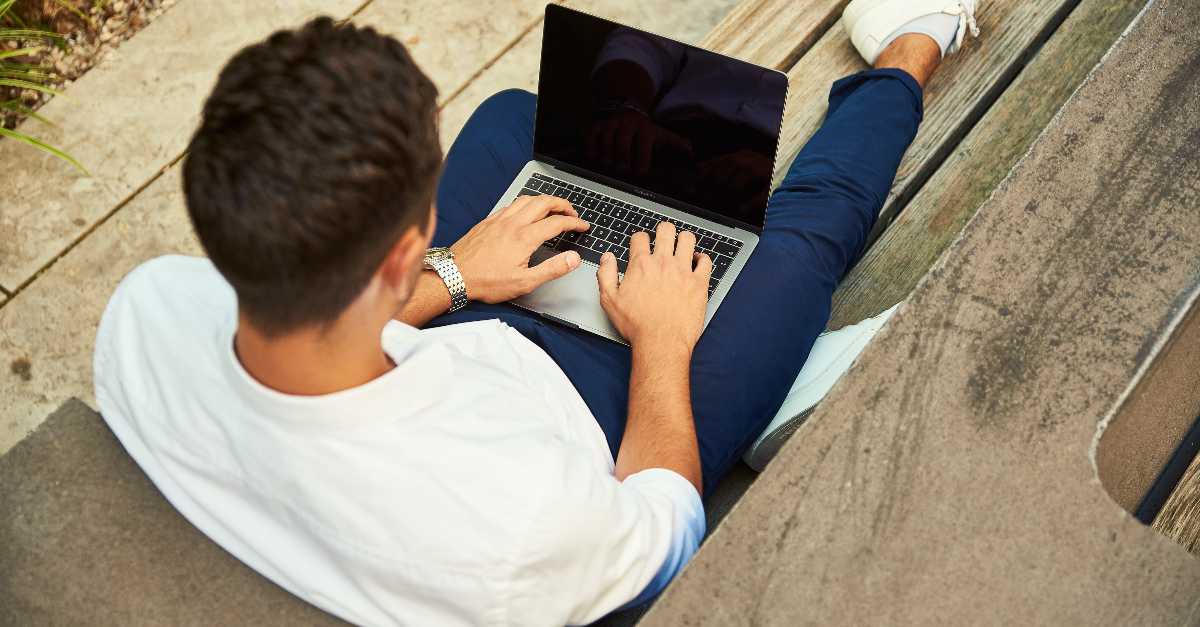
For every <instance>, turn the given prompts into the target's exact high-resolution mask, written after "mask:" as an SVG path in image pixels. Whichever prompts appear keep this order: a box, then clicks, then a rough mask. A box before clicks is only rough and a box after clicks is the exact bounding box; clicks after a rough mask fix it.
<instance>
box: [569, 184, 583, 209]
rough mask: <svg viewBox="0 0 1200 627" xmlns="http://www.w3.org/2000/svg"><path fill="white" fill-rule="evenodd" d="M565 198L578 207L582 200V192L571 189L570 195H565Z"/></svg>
mask: <svg viewBox="0 0 1200 627" xmlns="http://www.w3.org/2000/svg"><path fill="white" fill-rule="evenodd" d="M568 189H569V188H568ZM567 200H568V201H570V202H571V204H572V205H575V206H576V207H578V206H580V204H581V203H582V202H583V194H580V193H579V192H577V191H575V190H573V189H572V190H571V195H570V196H568V197H567Z"/></svg>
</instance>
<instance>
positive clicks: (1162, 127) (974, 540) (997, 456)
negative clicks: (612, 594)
mask: <svg viewBox="0 0 1200 627" xmlns="http://www.w3.org/2000/svg"><path fill="white" fill-rule="evenodd" d="M1144 15H1145V17H1144V18H1143V19H1142V21H1141V22H1140V23H1139V25H1138V26H1137V27H1136V28H1135V29H1133V30H1132V31H1131V34H1130V35H1129V36H1128V38H1127V39H1125V40H1124V42H1123V43H1122V45H1121V46H1119V47H1118V48H1117V49H1116V51H1115V52H1114V53H1113V54H1111V55H1109V56H1108V57H1107V59H1106V61H1105V63H1104V64H1103V65H1102V66H1101V67H1100V68H1099V69H1098V70H1097V71H1096V73H1095V74H1094V75H1092V77H1091V78H1089V79H1088V80H1087V81H1086V83H1085V84H1084V85H1083V87H1082V88H1081V89H1080V90H1079V91H1078V92H1077V93H1076V94H1075V95H1074V96H1073V98H1072V99H1071V101H1070V102H1069V103H1068V105H1067V106H1066V107H1065V108H1064V109H1063V111H1062V114H1061V116H1060V117H1057V118H1056V119H1055V120H1054V121H1053V123H1052V124H1051V125H1049V126H1048V127H1047V130H1046V132H1045V133H1044V134H1043V135H1041V136H1040V137H1039V139H1038V141H1037V142H1036V143H1035V145H1034V147H1033V148H1032V150H1031V151H1030V153H1029V155H1028V157H1027V158H1026V159H1025V160H1023V161H1022V162H1021V163H1020V164H1019V165H1018V166H1017V168H1016V169H1015V170H1014V171H1013V172H1012V174H1011V175H1010V176H1009V178H1007V179H1006V180H1005V181H1004V182H1003V183H1002V184H1001V185H1000V186H998V188H997V190H996V192H995V193H994V194H993V195H992V196H991V197H990V198H989V200H988V202H987V203H986V204H985V206H984V207H983V208H982V209H981V210H980V211H979V212H978V215H977V216H976V217H975V219H974V220H972V221H971V222H970V223H968V224H967V226H966V227H965V228H964V231H963V235H962V238H961V239H960V240H958V241H957V242H956V243H955V245H954V247H953V248H952V249H951V250H950V251H949V252H948V254H947V255H946V256H945V257H943V259H942V260H941V261H940V262H939V264H938V265H937V266H936V267H935V268H934V269H933V270H932V271H931V272H930V273H929V276H928V279H927V280H926V281H925V282H923V283H922V284H921V285H920V286H918V288H917V290H916V292H915V293H914V294H913V295H912V297H911V298H910V300H909V301H908V303H907V305H906V306H905V307H903V308H901V309H900V311H899V312H897V314H896V315H895V317H894V318H892V320H891V321H890V322H889V323H888V325H887V326H886V327H885V328H884V330H883V331H882V332H881V333H880V334H879V336H878V337H876V338H875V340H874V341H873V342H872V343H871V345H870V346H868V347H867V349H866V351H865V352H864V353H863V354H862V357H861V358H860V359H859V360H858V363H857V365H856V366H855V367H854V368H852V369H851V370H850V372H849V373H848V374H847V376H846V377H844V378H843V379H842V381H841V382H839V383H838V385H837V386H835V387H834V389H833V390H832V391H831V392H830V394H829V396H828V397H827V398H826V399H825V401H824V402H823V403H822V405H821V407H819V408H818V409H817V410H816V411H815V412H814V413H813V415H812V417H811V418H810V419H809V421H808V422H807V423H806V424H805V425H804V426H803V427H802V428H801V431H800V433H801V434H802V435H801V436H799V437H796V438H793V439H792V440H791V441H790V442H789V443H788V444H787V446H786V447H785V448H784V450H783V451H782V453H781V454H780V455H779V456H778V457H777V458H776V459H775V460H774V461H773V462H772V464H771V465H770V466H769V467H768V468H767V470H766V472H764V473H763V474H762V476H760V478H759V479H758V480H757V481H755V483H754V485H753V487H751V489H750V490H749V492H748V493H747V494H746V496H745V498H744V499H743V500H742V501H741V502H740V503H739V504H738V507H737V508H736V509H735V510H734V511H733V512H732V513H731V514H730V515H729V517H728V518H727V519H726V521H725V523H723V524H722V525H721V527H719V528H718V529H717V530H716V531H715V532H714V533H713V534H712V536H711V537H710V538H709V540H708V541H707V542H706V543H705V545H704V547H703V548H702V549H701V550H700V552H699V554H698V555H697V556H696V558H695V559H694V560H693V561H692V562H691V563H690V564H689V565H688V567H687V569H686V570H685V571H684V572H683V573H682V575H681V577H680V578H679V579H678V580H676V581H675V582H674V583H673V584H672V586H671V587H670V589H668V590H667V592H666V594H665V595H664V596H663V597H662V598H661V599H659V601H658V603H657V604H656V605H655V607H654V608H653V609H652V610H651V611H650V613H649V614H648V615H647V616H646V618H645V619H644V621H643V624H645V625H692V626H693V627H695V626H699V625H721V626H722V627H726V626H732V625H804V624H813V623H816V622H821V623H832V624H849V625H860V624H978V623H984V624H991V623H1011V624H1038V625H1041V624H1046V625H1060V624H1068V625H1079V624H1086V625H1098V624H1112V625H1126V624H1139V625H1157V624H1162V625H1180V624H1195V622H1196V619H1197V617H1200V599H1197V597H1196V590H1197V589H1198V587H1197V586H1198V585H1200V562H1198V561H1197V560H1196V559H1195V558H1194V557H1193V556H1190V555H1188V554H1186V552H1184V551H1183V550H1182V549H1181V548H1179V547H1178V546H1176V545H1174V543H1171V542H1169V541H1168V540H1166V539H1165V538H1162V537H1161V536H1160V535H1159V534H1158V533H1156V532H1154V531H1153V530H1151V529H1148V528H1147V527H1145V526H1144V525H1141V524H1140V523H1138V522H1137V521H1136V520H1133V519H1132V518H1131V517H1129V516H1128V514H1126V513H1125V512H1124V511H1123V510H1121V509H1120V508H1119V506H1117V504H1115V503H1114V502H1113V501H1112V500H1111V499H1110V498H1109V497H1108V496H1107V495H1106V494H1105V493H1104V490H1103V488H1102V487H1101V486H1100V484H1099V482H1098V481H1097V480H1096V473H1095V469H1094V467H1093V466H1092V462H1091V459H1090V451H1091V448H1092V443H1093V442H1094V437H1095V435H1096V432H1097V426H1098V422H1099V421H1100V419H1101V418H1102V417H1103V416H1105V415H1108V413H1109V412H1111V411H1112V409H1113V408H1114V406H1115V405H1116V403H1117V402H1119V401H1120V399H1121V397H1122V393H1123V391H1124V390H1125V389H1126V388H1127V386H1128V384H1129V383H1130V381H1131V378H1133V377H1134V376H1135V373H1136V372H1138V368H1139V366H1140V365H1141V364H1143V363H1144V362H1145V360H1146V359H1148V357H1149V356H1150V355H1152V353H1153V348H1154V347H1157V346H1158V345H1159V342H1160V341H1161V340H1162V338H1163V336H1164V335H1165V334H1168V333H1170V332H1171V331H1172V328H1173V327H1174V325H1175V324H1176V323H1175V321H1176V320H1177V318H1178V316H1180V315H1181V310H1182V309H1183V308H1184V307H1185V306H1186V304H1187V300H1186V296H1187V295H1189V294H1195V293H1196V290H1197V288H1198V287H1200V286H1198V285H1197V281H1198V278H1200V186H1198V185H1197V177H1196V173H1197V164H1198V163H1200V162H1198V161H1197V157H1198V156H1200V155H1198V154H1197V151H1198V147H1197V144H1196V142H1195V131H1196V124H1195V122H1196V111H1197V109H1196V103H1197V102H1200V100H1198V98H1200V75H1198V74H1197V73H1196V72H1195V71H1194V70H1195V67H1196V64H1197V63H1198V62H1200V40H1197V39H1196V38H1195V36H1194V34H1195V33H1196V32H1198V31H1197V29H1198V28H1200V6H1198V5H1197V4H1196V3H1195V2H1193V1H1192V0H1157V1H1156V2H1155V3H1154V5H1153V6H1152V7H1151V8H1150V9H1149V10H1147V12H1146V13H1145V14H1144ZM1098 120H1099V121H1098ZM1031 201H1036V202H1037V210H1036V211H1033V212H1031V211H1028V210H1027V208H1028V207H1029V206H1030V203H1031ZM714 599H717V600H718V601H717V602H714Z"/></svg>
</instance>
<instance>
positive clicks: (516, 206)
mask: <svg viewBox="0 0 1200 627" xmlns="http://www.w3.org/2000/svg"><path fill="white" fill-rule="evenodd" d="M534 198H538V196H518V197H517V198H516V199H515V200H513V201H512V203H510V204H509V205H508V206H507V207H505V208H503V209H501V210H500V211H498V212H497V215H500V216H510V215H513V214H515V213H517V212H518V211H520V210H521V208H522V207H525V206H526V205H528V204H529V203H531V202H533V199H534Z"/></svg>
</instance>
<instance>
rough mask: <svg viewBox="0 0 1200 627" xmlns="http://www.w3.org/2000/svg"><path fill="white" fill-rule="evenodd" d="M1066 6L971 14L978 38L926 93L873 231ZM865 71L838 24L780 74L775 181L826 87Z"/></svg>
mask: <svg viewBox="0 0 1200 627" xmlns="http://www.w3.org/2000/svg"><path fill="white" fill-rule="evenodd" d="M1074 4H1075V3H1074V2H1072V1H1071V0H993V1H992V2H988V3H987V4H985V5H984V8H983V9H982V10H981V12H980V13H979V15H978V20H979V28H980V29H981V31H982V36H981V37H980V38H978V39H969V40H968V43H967V45H966V49H965V50H964V51H963V52H962V53H960V54H956V55H954V56H951V57H948V58H947V59H946V63H945V64H944V66H943V67H942V68H941V69H940V70H939V71H938V74H937V75H936V76H935V77H934V79H933V80H932V81H931V83H930V84H929V85H928V87H927V89H926V97H925V105H926V115H925V121H924V123H923V124H922V125H921V131H920V132H919V133H918V135H917V138H916V140H915V141H914V142H913V145H912V148H910V149H909V151H908V154H907V155H906V156H905V158H904V161H903V162H902V163H901V165H900V171H899V174H898V175H897V177H896V182H895V184H894V185H893V186H892V193H891V194H890V195H889V197H888V200H887V203H886V204H885V205H884V208H883V211H882V213H881V219H880V224H881V225H884V224H886V223H887V222H889V221H890V219H891V217H892V216H893V215H894V213H895V211H896V210H897V209H898V208H899V207H901V206H903V203H904V202H905V201H906V200H907V199H908V198H911V196H912V194H913V193H914V192H915V191H916V189H917V188H918V187H919V186H920V184H921V183H923V182H924V180H925V179H927V178H928V176H929V174H930V173H932V171H933V170H935V169H936V168H937V166H938V165H939V164H940V162H941V161H942V160H943V159H944V158H945V156H946V155H947V154H948V153H949V152H950V151H951V150H952V149H953V147H954V146H955V145H956V144H957V143H958V140H959V139H961V138H962V137H963V135H965V134H966V132H967V131H968V130H969V129H970V126H971V125H972V124H974V123H975V121H977V120H978V119H979V117H980V116H981V115H982V113H983V112H984V111H985V110H986V109H987V107H988V106H989V105H991V104H992V102H993V101H994V100H995V98H996V97H997V96H998V95H999V94H1000V92H1001V91H1002V90H1003V89H1004V87H1005V86H1006V85H1007V83H1008V82H1009V81H1010V80H1011V79H1012V77H1013V76H1015V75H1016V73H1017V72H1018V71H1019V70H1020V68H1021V66H1022V65H1023V64H1024V62H1025V61H1026V60H1027V59H1028V58H1029V56H1030V55H1031V54H1032V53H1033V52H1034V51H1035V50H1034V48H1035V45H1036V44H1038V43H1040V42H1042V41H1044V40H1045V39H1046V38H1047V37H1048V36H1049V34H1050V32H1051V31H1052V30H1053V29H1054V28H1055V27H1056V26H1057V25H1058V24H1059V23H1060V22H1061V21H1062V19H1063V17H1064V16H1065V15H1066V14H1067V12H1068V11H1069V10H1070V8H1071V6H1073V5H1074ZM865 68H866V65H865V64H864V63H863V61H862V59H861V58H860V57H859V56H858V54H857V53H856V52H855V50H854V48H853V46H852V45H851V44H850V40H849V37H848V35H847V34H846V32H845V29H844V28H843V27H842V26H841V24H840V23H839V24H838V25H837V26H836V27H835V28H832V29H830V30H829V31H828V32H827V33H826V34H825V36H824V37H822V38H821V40H820V41H819V42H817V44H816V45H815V46H814V47H813V49H812V50H810V51H809V52H808V54H806V55H804V56H803V57H801V58H800V60H799V61H798V62H797V63H796V65H795V66H793V67H792V69H791V70H790V71H789V72H788V75H789V76H790V77H791V80H792V83H791V90H790V92H789V102H788V111H789V114H788V118H787V119H786V120H785V122H784V130H783V137H782V139H781V147H780V159H779V162H778V166H779V167H778V171H777V180H778V179H779V178H781V177H782V174H783V172H785V171H786V168H787V166H788V165H789V164H790V163H791V161H792V160H793V159H794V158H795V156H796V154H797V153H798V152H799V151H800V148H801V147H802V146H803V145H804V142H805V141H807V139H808V138H809V137H810V136H811V135H812V134H813V132H815V131H816V129H817V128H819V127H820V125H821V122H822V120H823V119H824V117H825V111H826V109H827V106H826V99H827V96H828V92H829V85H830V83H832V82H833V81H834V80H836V79H838V78H840V77H842V76H846V75H848V74H852V73H854V72H857V71H859V70H862V69H865Z"/></svg>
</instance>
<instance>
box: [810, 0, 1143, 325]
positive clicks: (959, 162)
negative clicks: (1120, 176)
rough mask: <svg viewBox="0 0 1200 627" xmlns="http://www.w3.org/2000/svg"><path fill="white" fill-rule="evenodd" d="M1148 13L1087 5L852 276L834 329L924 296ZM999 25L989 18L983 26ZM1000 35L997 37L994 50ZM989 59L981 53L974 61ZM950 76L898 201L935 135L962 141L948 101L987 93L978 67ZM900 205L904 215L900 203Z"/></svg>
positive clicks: (1108, 3) (838, 300)
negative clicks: (976, 77) (987, 207)
mask: <svg viewBox="0 0 1200 627" xmlns="http://www.w3.org/2000/svg"><path fill="white" fill-rule="evenodd" d="M1030 4H1033V3H1030ZM1041 4H1046V3H1041ZM1143 4H1144V3H1143V2H1142V0H1083V2H1081V3H1080V4H1079V5H1078V7H1077V8H1076V9H1075V11H1074V12H1073V13H1072V15H1071V16H1070V17H1069V18H1068V19H1067V20H1066V21H1065V22H1064V23H1063V24H1062V26H1061V27H1060V28H1059V29H1058V31H1057V32H1056V33H1055V34H1054V36H1053V37H1052V38H1051V39H1050V40H1049V41H1048V42H1047V44H1046V45H1045V46H1044V47H1043V48H1042V49H1041V51H1040V52H1039V53H1038V54H1037V56H1036V57H1035V58H1034V59H1033V60H1032V61H1031V62H1030V63H1029V65H1028V66H1027V67H1025V68H1024V70H1023V71H1022V72H1021V73H1020V75H1019V76H1017V78H1016V80H1015V81H1014V82H1013V83H1012V84H1011V86H1010V87H1009V88H1008V89H1007V90H1006V91H1005V93H1004V94H1003V95H1002V96H1001V97H1000V98H999V100H997V101H996V103H995V104H994V105H993V106H992V107H991V108H990V109H989V110H988V112H987V114H986V115H985V116H984V117H983V118H982V119H981V120H980V122H979V123H978V124H976V125H975V127H974V128H973V129H972V130H971V131H970V133H969V134H968V135H967V137H966V138H965V139H964V140H963V141H962V142H961V143H959V144H958V145H957V147H955V148H954V150H953V152H952V153H951V154H950V156H949V157H948V158H947V159H946V160H945V162H944V163H943V164H942V165H941V167H940V168H939V169H938V170H937V172H936V173H935V174H934V175H933V177H932V178H930V179H929V181H928V182H927V183H925V184H924V185H923V186H921V189H920V191H919V193H917V195H916V197H915V198H913V200H912V202H910V203H908V205H907V206H906V208H905V209H904V211H903V212H901V213H900V214H899V218H897V220H896V221H895V223H894V224H892V225H891V227H890V228H888V229H887V230H886V231H885V232H884V233H883V235H882V237H881V238H880V239H879V240H878V241H877V242H876V244H875V245H874V246H873V247H872V248H871V249H870V250H869V251H867V253H866V255H865V256H864V257H863V259H862V260H861V261H860V262H859V263H858V265H857V266H855V268H854V269H853V270H852V271H851V272H850V274H849V275H848V276H847V277H846V280H845V281H844V282H843V283H842V286H841V288H840V289H839V290H838V292H837V293H836V294H835V295H834V299H833V319H832V320H831V322H830V328H840V327H842V326H845V325H847V324H852V323H854V322H857V321H858V320H862V319H864V318H868V317H870V316H873V315H876V314H878V313H879V312H881V311H883V310H885V309H887V308H888V307H891V306H892V305H894V304H895V303H897V302H899V301H901V300H903V299H904V298H905V297H906V296H907V295H908V294H909V293H910V292H911V291H912V290H913V288H914V287H916V285H917V282H918V281H920V280H921V278H922V277H923V276H924V275H925V273H926V272H927V271H928V270H929V268H930V267H932V266H933V263H934V262H935V261H936V260H937V259H938V257H940V256H941V254H942V252H943V251H945V250H946V248H948V247H949V246H950V244H951V242H953V241H954V239H955V238H956V237H957V236H958V233H959V231H961V230H962V227H963V225H965V224H966V222H967V220H969V219H970V218H971V216H972V215H974V213H975V210H976V209H977V208H978V207H979V206H980V205H981V204H982V203H983V202H984V201H985V200H987V198H988V196H989V195H990V194H991V193H992V190H993V189H995V187H996V185H997V184H999V182H1000V181H1001V180H1003V178H1004V177H1005V176H1007V175H1008V172H1009V171H1010V170H1011V169H1012V167H1013V166H1014V165H1015V164H1016V163H1017V161H1018V160H1019V159H1020V158H1021V156H1022V155H1024V154H1025V152H1026V151H1027V150H1028V149H1029V146H1030V145H1031V144H1032V143H1033V141H1034V140H1035V139H1036V138H1037V137H1038V135H1039V134H1040V133H1041V132H1042V129H1043V128H1045V126H1046V125H1047V124H1048V123H1049V122H1050V120H1051V119H1052V118H1053V117H1054V115H1055V113H1057V111H1058V110H1059V108H1060V107H1061V106H1062V105H1063V103H1064V102H1065V101H1066V100H1067V99H1068V98H1069V97H1070V95H1071V94H1072V93H1073V92H1074V91H1075V89H1076V87H1078V86H1079V84H1080V83H1081V82H1082V81H1083V79H1084V78H1085V77H1086V76H1087V74H1088V72H1089V71H1090V70H1091V69H1092V67H1093V66H1095V64H1096V63H1097V62H1098V61H1099V60H1100V58H1101V57H1102V56H1103V55H1104V53H1105V52H1106V51H1107V50H1108V48H1109V46H1111V45H1112V42H1113V41H1114V40H1116V38H1117V37H1118V35H1119V34H1120V33H1121V32H1122V31H1123V30H1124V29H1125V28H1126V26H1127V25H1128V24H1129V22H1130V21H1131V20H1132V19H1133V17H1134V16H1135V15H1136V14H1137V12H1138V10H1139V9H1141V7H1142V6H1143ZM988 6H991V7H996V6H999V5H988ZM994 23H995V21H994V20H992V19H991V18H988V20H987V23H985V24H984V25H983V26H986V25H987V24H994ZM1032 26H1033V25H1032V24H1027V26H1026V27H1030V28H1031V27H1032ZM1014 27H1017V26H1016V25H1014ZM1018 28H1019V27H1018ZM999 35H1000V33H997V32H995V30H994V27H993V28H989V29H988V30H987V31H985V32H984V41H985V42H988V41H989V40H990V39H992V38H994V37H997V36H999ZM988 54H989V53H988V50H986V49H983V47H982V46H981V47H980V49H977V50H971V51H970V52H969V53H968V55H966V56H967V57H983V56H985V55H988ZM945 70H946V71H945V72H943V74H942V75H940V76H938V77H937V78H935V79H934V85H933V86H932V90H933V93H932V94H931V99H935V100H934V102H932V103H931V106H930V111H929V115H928V117H929V119H930V122H932V123H934V124H935V126H934V127H929V126H927V128H926V129H925V132H923V134H922V135H923V136H922V137H921V138H919V139H918V143H919V144H921V146H919V147H914V150H912V151H910V152H909V155H908V157H907V158H906V160H905V162H906V165H905V167H904V172H905V173H906V176H907V178H902V179H900V180H898V181H897V188H896V189H894V190H893V191H894V192H895V193H905V192H908V190H907V189H906V188H905V183H906V182H912V181H913V178H914V173H915V172H916V171H917V169H918V168H917V164H913V163H910V162H911V161H913V160H914V159H919V158H922V157H924V158H930V156H931V155H933V154H935V153H936V150H935V147H934V146H932V145H930V143H931V142H930V139H931V138H932V135H933V133H932V132H930V131H936V132H937V134H940V135H943V136H948V137H953V133H952V130H951V129H950V128H949V127H948V124H946V123H945V122H942V123H939V122H938V120H940V119H941V118H942V117H943V112H942V109H943V108H946V107H945V106H944V105H943V104H942V103H946V104H951V103H953V100H950V101H949V102H947V98H954V97H957V96H955V95H952V94H951V91H952V89H953V87H954V84H956V83H958V82H959V81H963V83H964V85H963V87H964V88H966V89H969V90H971V91H978V90H980V89H981V86H977V85H974V84H973V83H974V81H969V80H964V79H962V78H960V76H963V73H964V72H977V71H978V69H977V68H970V67H964V66H962V65H955V64H951V65H950V66H949V67H947V68H945ZM968 76H969V75H968ZM968 82H969V83H972V84H966V83H968ZM947 141H950V140H947ZM908 193H911V192H908ZM892 202H893V206H895V200H894V196H893V201H892Z"/></svg>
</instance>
